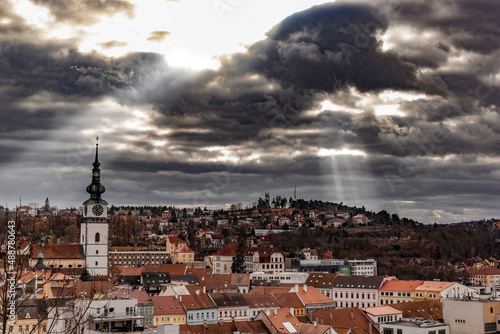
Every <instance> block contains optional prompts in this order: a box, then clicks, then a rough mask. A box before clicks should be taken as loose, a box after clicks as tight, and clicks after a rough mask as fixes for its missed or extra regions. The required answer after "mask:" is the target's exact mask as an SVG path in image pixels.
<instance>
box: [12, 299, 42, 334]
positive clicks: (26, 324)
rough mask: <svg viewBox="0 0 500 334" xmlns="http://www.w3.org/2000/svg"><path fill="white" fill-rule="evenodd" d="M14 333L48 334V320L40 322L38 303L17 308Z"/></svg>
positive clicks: (13, 327)
mask: <svg viewBox="0 0 500 334" xmlns="http://www.w3.org/2000/svg"><path fill="white" fill-rule="evenodd" d="M11 329H12V331H11V332H9V333H12V334H26V333H33V334H46V333H47V320H46V319H45V320H43V321H42V322H40V323H39V319H38V307H37V306H36V305H30V306H24V307H20V308H19V309H18V310H17V317H16V323H15V325H14V326H12V327H11Z"/></svg>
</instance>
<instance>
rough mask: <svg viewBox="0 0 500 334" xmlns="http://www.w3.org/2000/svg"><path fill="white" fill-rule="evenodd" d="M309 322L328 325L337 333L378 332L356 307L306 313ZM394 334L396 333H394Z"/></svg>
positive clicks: (365, 333) (361, 333)
mask: <svg viewBox="0 0 500 334" xmlns="http://www.w3.org/2000/svg"><path fill="white" fill-rule="evenodd" d="M308 318H309V320H310V321H311V322H313V323H317V324H318V325H327V326H330V327H331V328H332V329H333V330H334V331H335V332H334V333H339V334H368V333H372V334H377V333H379V331H378V329H377V328H376V327H375V325H374V324H373V323H372V322H371V321H370V319H368V317H366V316H365V314H364V313H363V312H362V311H361V310H360V309H359V308H356V307H352V308H343V309H334V310H319V311H314V312H312V313H310V314H309V315H308ZM394 334H396V333H394Z"/></svg>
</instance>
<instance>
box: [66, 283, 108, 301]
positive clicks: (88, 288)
mask: <svg viewBox="0 0 500 334" xmlns="http://www.w3.org/2000/svg"><path fill="white" fill-rule="evenodd" d="M113 288H114V284H113V282H109V281H90V282H76V283H75V298H82V297H85V299H88V298H90V297H91V296H93V295H94V294H100V295H106V297H107V294H108V292H109V291H111V290H113Z"/></svg>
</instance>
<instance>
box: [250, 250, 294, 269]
mask: <svg viewBox="0 0 500 334" xmlns="http://www.w3.org/2000/svg"><path fill="white" fill-rule="evenodd" d="M245 270H246V271H247V272H250V273H251V272H254V271H262V272H278V271H279V272H281V271H284V270H285V253H283V251H281V250H280V249H279V248H276V247H249V248H247V250H246V252H245Z"/></svg>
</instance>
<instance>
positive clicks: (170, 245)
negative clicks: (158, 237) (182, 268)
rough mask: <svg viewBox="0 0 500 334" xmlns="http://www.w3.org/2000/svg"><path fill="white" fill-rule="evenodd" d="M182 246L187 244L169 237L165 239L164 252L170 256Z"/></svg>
mask: <svg viewBox="0 0 500 334" xmlns="http://www.w3.org/2000/svg"><path fill="white" fill-rule="evenodd" d="M182 246H187V243H186V242H185V241H184V240H182V239H179V238H177V237H173V236H169V237H168V238H167V243H166V251H167V252H170V254H173V253H174V252H175V251H176V250H178V249H179V248H181V247H182Z"/></svg>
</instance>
